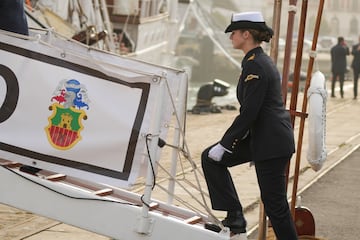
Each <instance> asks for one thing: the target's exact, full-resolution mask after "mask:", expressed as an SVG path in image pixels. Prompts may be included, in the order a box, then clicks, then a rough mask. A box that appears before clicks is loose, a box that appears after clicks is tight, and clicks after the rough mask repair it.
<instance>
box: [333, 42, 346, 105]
mask: <svg viewBox="0 0 360 240" xmlns="http://www.w3.org/2000/svg"><path fill="white" fill-rule="evenodd" d="M330 53H331V73H332V79H331V97H336V96H335V83H336V80H337V79H339V83H340V95H341V98H343V97H344V89H343V87H344V80H345V73H346V67H347V63H346V55H349V54H350V51H349V48H348V46H347V45H346V43H345V40H344V38H343V37H338V43H337V44H336V45H335V46H333V47H332V48H331V50H330Z"/></svg>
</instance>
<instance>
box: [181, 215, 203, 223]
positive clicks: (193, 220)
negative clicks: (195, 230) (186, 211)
mask: <svg viewBox="0 0 360 240" xmlns="http://www.w3.org/2000/svg"><path fill="white" fill-rule="evenodd" d="M201 221H202V218H201V217H200V216H193V217H191V218H188V219H185V220H184V222H186V223H188V224H197V223H200V222H201Z"/></svg>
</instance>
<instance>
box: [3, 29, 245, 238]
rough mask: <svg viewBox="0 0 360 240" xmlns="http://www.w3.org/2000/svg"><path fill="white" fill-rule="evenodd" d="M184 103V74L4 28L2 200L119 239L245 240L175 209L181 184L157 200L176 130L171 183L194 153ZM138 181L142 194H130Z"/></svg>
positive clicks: (52, 36) (47, 33) (44, 34)
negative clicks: (165, 154)
mask: <svg viewBox="0 0 360 240" xmlns="http://www.w3.org/2000/svg"><path fill="white" fill-rule="evenodd" d="M186 97H187V76H186V73H185V72H184V71H181V70H177V69H172V68H167V67H162V66H157V65H153V64H151V63H146V62H141V61H138V60H134V59H132V58H126V57H121V56H118V55H114V54H110V53H107V52H104V51H101V50H97V49H93V48H90V47H88V46H85V45H82V44H79V43H77V42H74V41H72V40H69V39H66V38H63V37H61V36H59V35H58V34H56V33H55V32H52V31H51V30H36V31H35V30H34V31H32V32H31V35H30V36H21V35H17V34H13V33H9V32H6V31H0V106H1V108H0V165H1V166H2V167H0V202H1V203H4V204H7V205H10V206H13V207H16V208H19V209H23V210H26V211H29V212H32V213H35V214H39V215H42V216H45V217H48V218H51V219H54V220H58V221H61V222H64V223H67V224H70V225H73V226H76V227H79V228H83V229H86V230H89V231H92V232H95V233H98V234H102V235H104V236H108V237H110V238H114V239H124V240H137V239H149V240H150V239H153V240H165V239H166V240H167V239H170V238H171V239H173V240H184V239H196V240H202V239H203V240H205V239H206V240H212V239H213V240H217V239H235V238H238V237H239V236H230V231H229V229H228V228H223V229H222V231H221V232H219V233H217V232H214V231H210V230H207V229H205V228H204V223H205V222H208V221H212V222H217V221H218V220H217V219H216V218H215V219H214V217H213V216H212V214H211V213H210V214H204V213H200V212H198V211H194V210H190V209H187V208H184V207H178V206H175V205H174V204H173V202H172V198H173V197H174V196H173V195H171V193H172V192H173V191H174V182H173V181H170V184H169V189H168V192H169V193H170V194H169V198H168V201H158V200H156V199H153V198H152V195H151V194H152V191H153V188H154V184H155V176H156V173H157V171H158V169H157V166H158V164H157V163H158V161H159V159H160V156H161V152H162V150H161V148H160V147H159V140H160V142H161V140H162V139H167V134H168V126H169V125H170V124H174V125H175V128H174V129H175V130H174V132H173V133H172V135H173V136H172V138H173V141H172V143H171V144H167V145H169V146H177V147H174V148H173V149H172V151H173V153H172V154H170V158H171V162H172V164H171V166H170V168H169V170H168V171H169V173H170V175H172V177H170V179H171V180H172V179H174V176H175V174H176V162H177V156H178V154H179V151H187V147H186V144H183V143H181V142H183V138H184V134H183V129H184V125H185V124H184V122H185V115H186V111H185V108H186ZM174 116H175V117H174ZM174 119H175V120H174ZM179 146H181V147H179ZM187 152H188V151H187ZM187 154H188V153H187ZM24 169H25V170H26V169H28V170H27V171H25V170H24ZM29 171H30V173H29ZM194 172H196V171H194ZM139 176H144V177H143V178H144V179H145V180H144V185H145V186H144V191H143V194H138V193H133V192H131V191H129V190H128V188H129V187H130V188H131V186H132V185H133V184H134V183H135V182H136V181H137V179H138V178H139ZM205 208H206V204H205Z"/></svg>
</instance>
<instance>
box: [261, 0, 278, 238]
mask: <svg viewBox="0 0 360 240" xmlns="http://www.w3.org/2000/svg"><path fill="white" fill-rule="evenodd" d="M281 6H282V0H274V11H273V16H274V18H273V23H272V24H273V30H274V37H273V39H272V41H271V48H270V57H271V58H272V59H273V61H274V63H275V64H277V59H278V52H279V48H278V46H279V35H280V22H281V21H280V20H281ZM258 229H259V231H258V240H265V239H266V233H267V221H266V213H265V209H264V204H263V202H262V201H261V200H260V205H259V227H258Z"/></svg>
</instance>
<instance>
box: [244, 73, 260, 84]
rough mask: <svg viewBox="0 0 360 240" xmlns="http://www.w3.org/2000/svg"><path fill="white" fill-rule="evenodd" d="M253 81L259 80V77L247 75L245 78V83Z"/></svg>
mask: <svg viewBox="0 0 360 240" xmlns="http://www.w3.org/2000/svg"><path fill="white" fill-rule="evenodd" d="M253 79H259V75H255V74H249V75H247V76H246V78H245V82H247V81H250V80H253Z"/></svg>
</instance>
